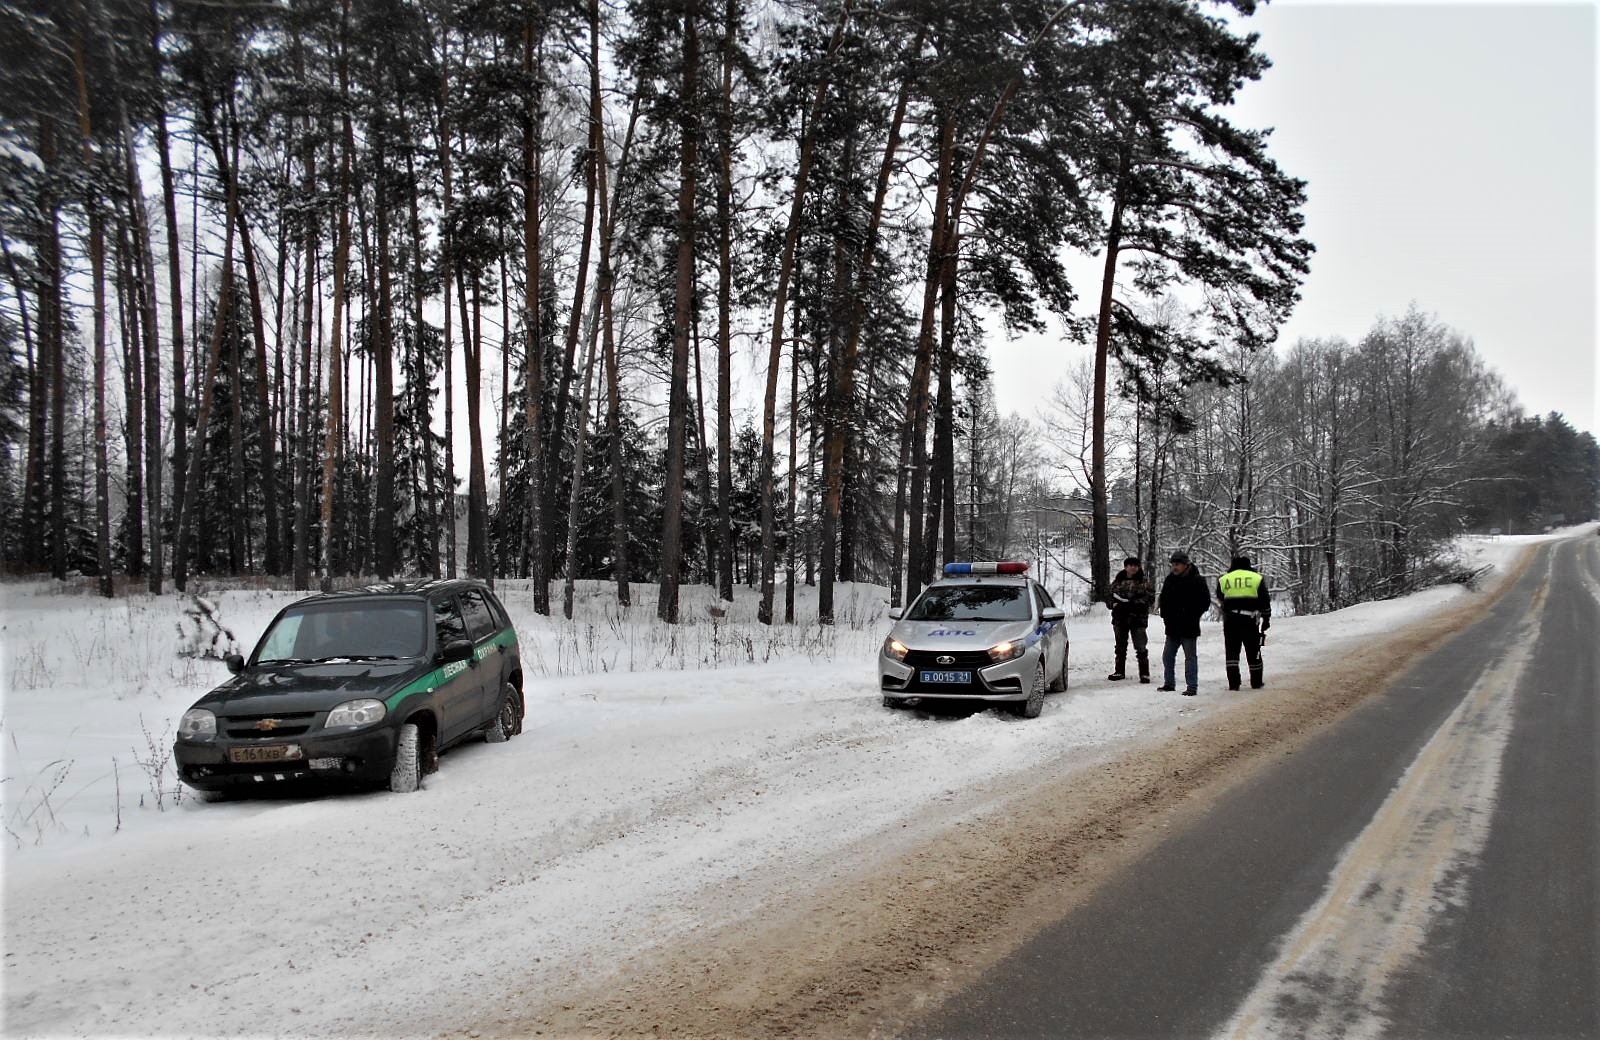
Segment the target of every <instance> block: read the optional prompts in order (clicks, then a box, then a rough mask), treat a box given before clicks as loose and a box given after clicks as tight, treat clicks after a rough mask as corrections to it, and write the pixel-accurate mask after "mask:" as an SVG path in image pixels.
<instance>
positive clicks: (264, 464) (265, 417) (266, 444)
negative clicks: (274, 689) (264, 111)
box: [213, 97, 283, 574]
mask: <svg viewBox="0 0 1600 1040" xmlns="http://www.w3.org/2000/svg"><path fill="white" fill-rule="evenodd" d="M226 104H227V112H228V135H229V137H230V139H231V142H230V148H229V151H230V152H231V155H229V156H228V157H227V158H226V159H225V158H224V155H223V152H222V149H221V147H220V144H221V143H220V141H218V142H214V144H213V147H214V148H216V151H217V160H218V162H219V164H220V165H221V169H222V171H223V174H224V176H225V178H226V179H227V180H228V181H229V183H230V185H231V189H230V196H231V198H232V199H233V205H234V207H235V209H236V210H237V211H238V212H237V213H236V214H235V219H236V220H237V221H238V225H239V247H240V250H241V251H242V252H243V254H244V274H245V287H246V290H247V291H248V292H249V294H250V327H251V332H252V333H253V334H254V336H255V367H256V411H257V415H256V439H257V441H259V447H258V450H259V451H260V452H261V490H262V495H261V498H262V508H263V510H264V516H263V522H264V524H265V528H266V560H265V570H266V572H267V573H268V574H279V573H281V572H282V570H283V560H282V554H281V548H280V546H279V542H278V533H279V522H278V496H277V474H276V469H277V460H276V458H275V452H274V451H273V443H272V410H271V402H270V400H269V396H268V390H267V332H266V316H265V312H264V309H263V308H262V305H261V277H260V273H259V271H258V269H257V266H256V250H255V244H254V242H253V240H252V239H251V237H250V220H249V217H248V216H247V215H246V214H245V212H244V210H243V204H242V202H241V200H240V198H239V118H238V114H237V112H236V111H235V104H234V101H233V98H231V97H230V98H228V99H227V102H226ZM242 380H243V374H242V373H236V374H235V381H236V383H237V382H242ZM235 408H236V409H242V408H243V402H237V403H236V404H235ZM246 484H247V481H246V480H245V477H244V474H243V473H242V472H241V474H240V477H239V488H240V491H241V492H243V490H244V488H245V486H246Z"/></svg>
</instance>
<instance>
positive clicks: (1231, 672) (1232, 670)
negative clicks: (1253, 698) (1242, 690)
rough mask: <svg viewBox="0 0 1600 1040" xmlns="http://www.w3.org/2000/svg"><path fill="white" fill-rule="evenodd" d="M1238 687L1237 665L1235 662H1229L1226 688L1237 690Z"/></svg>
mask: <svg viewBox="0 0 1600 1040" xmlns="http://www.w3.org/2000/svg"><path fill="white" fill-rule="evenodd" d="M1238 688H1239V666H1238V665H1236V664H1230V665H1228V689H1230V690H1237V689H1238Z"/></svg>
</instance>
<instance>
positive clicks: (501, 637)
mask: <svg viewBox="0 0 1600 1040" xmlns="http://www.w3.org/2000/svg"><path fill="white" fill-rule="evenodd" d="M516 645H517V632H516V630H515V629H513V628H503V629H501V630H500V631H499V632H496V633H495V634H494V635H493V636H491V637H489V638H488V639H486V640H484V641H483V642H482V643H479V644H478V647H477V649H475V650H474V651H473V652H472V656H473V659H474V660H477V661H481V660H483V659H484V658H485V657H488V656H489V655H490V654H492V653H495V652H497V651H503V650H505V649H506V648H507V647H513V646H516ZM466 667H467V663H466V662H465V661H451V662H450V663H449V664H444V665H440V666H439V667H438V668H435V669H434V670H433V671H431V672H429V673H428V674H427V675H424V676H422V677H421V678H417V679H413V680H411V681H410V682H408V683H406V684H405V685H404V686H402V687H401V688H400V689H399V690H397V691H396V692H394V693H391V694H390V695H389V696H388V697H387V698H385V699H384V702H383V704H384V707H386V708H388V709H389V710H390V711H393V710H395V709H396V708H398V707H399V706H400V702H401V701H403V700H405V699H406V698H407V697H409V696H411V695H412V694H414V693H428V692H430V691H432V690H436V689H438V688H439V687H440V686H441V685H442V684H444V683H446V682H448V681H450V680H451V679H453V678H455V677H456V676H457V675H459V674H461V672H462V671H463V670H465V669H466Z"/></svg>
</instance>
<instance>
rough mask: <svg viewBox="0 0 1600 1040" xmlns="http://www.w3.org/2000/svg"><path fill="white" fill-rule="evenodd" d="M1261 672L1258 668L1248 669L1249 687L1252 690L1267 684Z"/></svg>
mask: <svg viewBox="0 0 1600 1040" xmlns="http://www.w3.org/2000/svg"><path fill="white" fill-rule="evenodd" d="M1261 673H1262V670H1261V669H1260V668H1252V669H1250V688H1251V689H1252V690H1259V689H1261V688H1262V687H1263V686H1265V685H1267V680H1266V678H1265V677H1264V676H1263V675H1262V674H1261Z"/></svg>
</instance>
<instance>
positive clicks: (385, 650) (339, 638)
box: [256, 600, 428, 664]
mask: <svg viewBox="0 0 1600 1040" xmlns="http://www.w3.org/2000/svg"><path fill="white" fill-rule="evenodd" d="M427 638H428V637H427V612H426V611H425V610H424V604H423V603H421V602H420V601H418V602H410V603H408V602H403V601H394V600H390V601H388V602H383V601H376V602H375V601H372V600H368V601H366V602H360V603H314V604H310V605H308V606H304V607H295V608H292V609H290V610H289V611H287V612H286V613H285V614H284V615H283V616H282V617H280V618H278V620H277V622H276V623H275V624H274V625H273V626H272V627H271V628H270V629H268V630H267V634H266V635H265V636H264V637H263V638H262V640H261V650H260V651H259V652H258V653H257V655H256V663H257V664H268V663H271V662H274V661H279V662H281V661H293V662H302V663H303V662H312V661H327V660H337V659H343V658H350V659H361V660H394V659H398V658H404V657H421V656H422V654H423V651H424V650H426V649H427Z"/></svg>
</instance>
